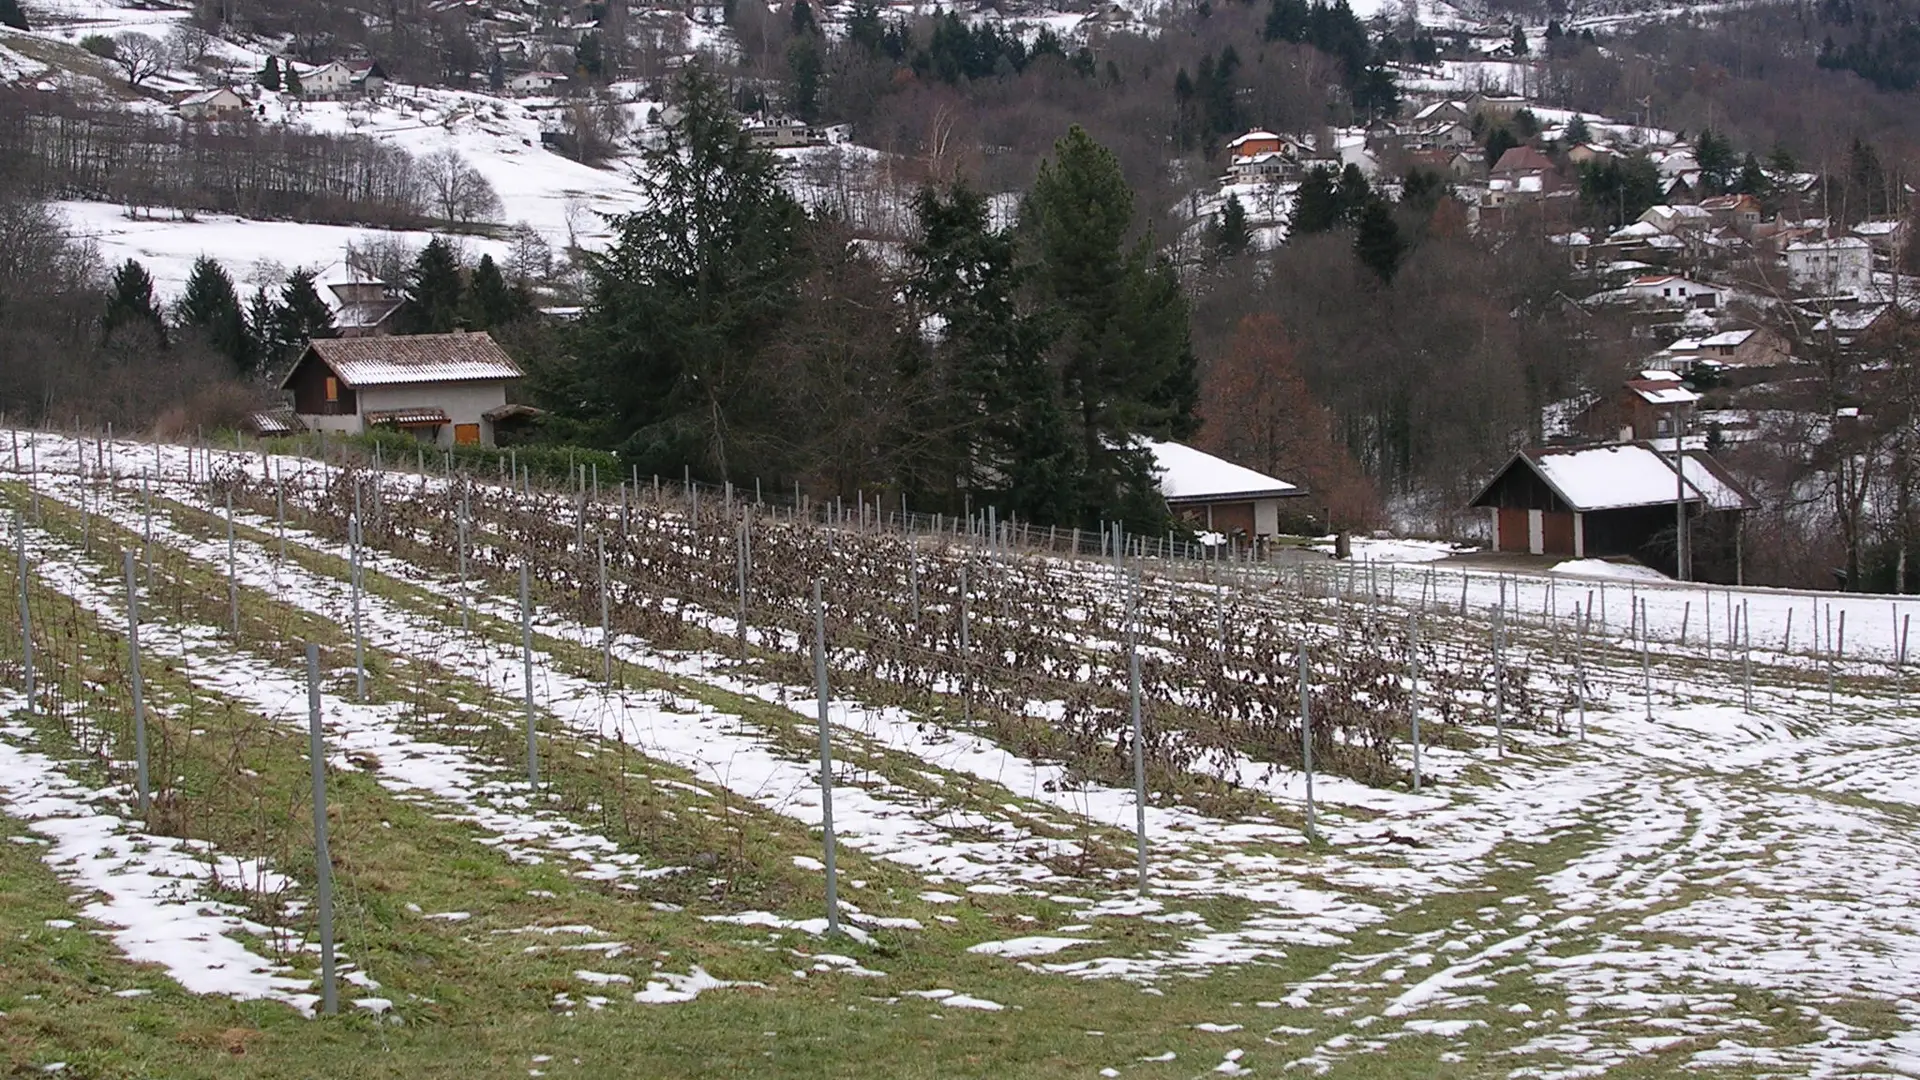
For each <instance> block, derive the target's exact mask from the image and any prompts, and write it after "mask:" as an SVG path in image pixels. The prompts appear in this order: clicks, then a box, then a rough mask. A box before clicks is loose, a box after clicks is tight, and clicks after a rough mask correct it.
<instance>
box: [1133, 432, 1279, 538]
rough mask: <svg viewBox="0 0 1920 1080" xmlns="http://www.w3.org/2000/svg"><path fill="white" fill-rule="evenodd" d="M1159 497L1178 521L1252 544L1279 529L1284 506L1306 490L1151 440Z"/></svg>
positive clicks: (1201, 453) (1189, 449) (1198, 452)
mask: <svg viewBox="0 0 1920 1080" xmlns="http://www.w3.org/2000/svg"><path fill="white" fill-rule="evenodd" d="M1145 448H1146V449H1147V451H1148V452H1149V453H1151V454H1152V455H1153V465H1154V472H1155V473H1156V474H1157V475H1158V477H1159V480H1160V494H1161V495H1162V496H1164V497H1165V498H1166V500H1167V507H1168V509H1170V510H1172V511H1173V513H1174V516H1175V517H1178V518H1180V519H1181V520H1182V521H1185V522H1186V523H1187V524H1188V525H1190V526H1192V527H1193V528H1196V529H1204V530H1206V531H1207V532H1217V533H1224V534H1226V535H1229V536H1232V535H1236V534H1238V535H1240V536H1243V537H1245V538H1247V539H1248V540H1256V539H1259V538H1261V537H1266V536H1273V535H1275V534H1276V533H1278V532H1279V531H1280V502H1281V500H1282V499H1292V498H1298V497H1300V496H1302V495H1305V494H1306V493H1307V492H1306V489H1305V488H1302V487H1300V486H1299V485H1297V484H1290V483H1288V482H1287V481H1285V480H1279V479H1276V478H1274V477H1271V476H1268V475H1266V474H1265V473H1259V472H1255V471H1253V470H1252V469H1249V468H1246V467H1245V466H1242V465H1235V464H1234V463H1233V462H1231V461H1228V460H1226V459H1225V458H1217V457H1214V456H1213V455H1212V454H1209V453H1207V452H1205V451H1203V450H1195V449H1194V448H1193V447H1191V446H1185V445H1182V444H1181V443H1174V442H1151V441H1149V442H1147V443H1146V444H1145Z"/></svg>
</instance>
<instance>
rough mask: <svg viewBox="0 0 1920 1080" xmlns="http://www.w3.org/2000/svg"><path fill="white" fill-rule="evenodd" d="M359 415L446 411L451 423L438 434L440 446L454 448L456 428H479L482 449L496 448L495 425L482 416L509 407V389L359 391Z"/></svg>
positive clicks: (429, 386) (439, 386) (461, 386)
mask: <svg viewBox="0 0 1920 1080" xmlns="http://www.w3.org/2000/svg"><path fill="white" fill-rule="evenodd" d="M359 395H360V415H361V416H365V415H366V414H367V413H370V412H384V411H387V410H390V409H433V408H437V409H444V410H445V411H446V414H447V418H448V420H449V421H450V422H449V423H448V424H447V425H446V426H444V427H442V428H441V429H440V431H439V438H438V439H437V440H436V442H437V444H438V445H440V446H452V445H453V427H454V425H455V424H479V425H480V445H482V446H492V445H493V424H492V423H491V422H489V421H488V420H486V419H485V418H484V417H482V415H481V414H482V413H485V412H489V411H491V410H493V409H497V408H499V407H500V406H502V405H505V404H506V403H507V386H506V384H505V383H500V382H483V383H417V384H414V385H412V386H378V387H370V388H368V389H365V390H361V391H359Z"/></svg>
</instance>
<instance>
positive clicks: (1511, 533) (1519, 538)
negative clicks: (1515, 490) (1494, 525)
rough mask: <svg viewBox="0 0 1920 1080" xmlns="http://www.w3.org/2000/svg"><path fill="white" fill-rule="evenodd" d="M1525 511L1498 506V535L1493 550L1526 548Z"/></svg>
mask: <svg viewBox="0 0 1920 1080" xmlns="http://www.w3.org/2000/svg"><path fill="white" fill-rule="evenodd" d="M1527 533H1528V523H1527V512H1526V511H1525V510H1514V509H1511V508H1508V507H1505V506H1503V507H1501V508H1500V536H1499V538H1498V543H1496V544H1495V545H1494V550H1495V551H1525V550H1527V539H1528V537H1527Z"/></svg>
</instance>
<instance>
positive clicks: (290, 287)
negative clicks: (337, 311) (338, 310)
mask: <svg viewBox="0 0 1920 1080" xmlns="http://www.w3.org/2000/svg"><path fill="white" fill-rule="evenodd" d="M279 316H280V325H279V328H278V332H279V335H280V340H281V341H283V342H284V343H286V344H287V345H288V346H289V347H291V348H293V349H302V348H305V347H306V344H307V342H308V341H311V340H312V339H314V338H325V337H332V336H333V309H332V308H329V307H328V306H327V302H326V301H325V300H322V299H320V290H319V289H318V288H316V287H315V286H314V275H313V271H311V270H295V271H294V272H293V273H291V274H288V275H287V283H286V284H285V285H282V286H281V287H280V305H279Z"/></svg>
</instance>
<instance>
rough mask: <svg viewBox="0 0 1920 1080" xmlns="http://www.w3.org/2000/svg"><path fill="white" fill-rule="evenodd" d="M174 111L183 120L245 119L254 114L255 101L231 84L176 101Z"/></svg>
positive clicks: (189, 95)
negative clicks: (242, 94)
mask: <svg viewBox="0 0 1920 1080" xmlns="http://www.w3.org/2000/svg"><path fill="white" fill-rule="evenodd" d="M173 111H174V112H176V113H178V114H179V115H180V119H182V120H200V121H210V120H212V121H217V120H244V119H247V118H248V117H251V116H252V115H253V102H251V101H248V100H247V99H246V98H245V97H243V96H241V94H240V92H239V91H237V90H235V89H234V88H233V87H231V86H222V87H218V88H216V89H213V90H202V91H200V92H199V93H197V94H188V95H187V96H186V97H183V98H181V99H180V100H179V101H176V102H174V105H173Z"/></svg>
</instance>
